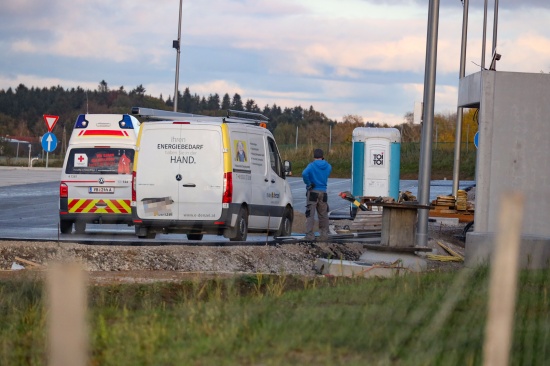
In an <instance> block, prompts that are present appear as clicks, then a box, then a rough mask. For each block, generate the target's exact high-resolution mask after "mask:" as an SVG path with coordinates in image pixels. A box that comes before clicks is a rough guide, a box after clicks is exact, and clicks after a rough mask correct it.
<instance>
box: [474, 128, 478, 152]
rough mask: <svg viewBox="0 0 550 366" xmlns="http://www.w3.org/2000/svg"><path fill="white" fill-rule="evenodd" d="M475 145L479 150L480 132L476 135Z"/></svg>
mask: <svg viewBox="0 0 550 366" xmlns="http://www.w3.org/2000/svg"><path fill="white" fill-rule="evenodd" d="M474 145H476V149H478V148H479V131H478V132H476V134H475V135H474Z"/></svg>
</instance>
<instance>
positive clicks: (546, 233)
mask: <svg viewBox="0 0 550 366" xmlns="http://www.w3.org/2000/svg"><path fill="white" fill-rule="evenodd" d="M477 99H479V100H477ZM476 103H479V107H480V110H479V114H478V118H479V148H478V151H477V164H476V184H477V186H476V213H475V229H474V233H476V235H477V236H476V239H474V238H473V236H472V238H471V239H469V238H468V237H467V240H466V256H467V257H468V253H470V254H471V253H473V251H472V248H470V250H468V249H469V248H468V247H469V246H471V245H472V243H473V242H476V243H484V242H486V240H485V239H483V240H480V238H481V237H484V236H487V237H491V236H492V233H494V232H496V231H497V230H498V212H499V209H500V203H501V201H502V200H505V199H506V194H507V193H508V192H511V191H519V192H521V193H523V195H524V199H525V201H524V202H525V203H524V215H523V225H522V234H523V235H524V237H525V240H524V241H530V240H529V239H528V238H529V237H536V238H537V242H538V243H546V244H548V245H550V75H548V74H542V73H541V74H526V73H513V72H497V71H482V72H480V73H478V74H474V76H470V77H468V78H465V79H463V80H462V81H461V83H460V91H459V105H460V106H475V105H476ZM476 245H478V244H476ZM476 249H479V248H476ZM476 252H479V251H478V250H476ZM543 252H546V251H543ZM484 255H487V254H484ZM467 262H468V260H467Z"/></svg>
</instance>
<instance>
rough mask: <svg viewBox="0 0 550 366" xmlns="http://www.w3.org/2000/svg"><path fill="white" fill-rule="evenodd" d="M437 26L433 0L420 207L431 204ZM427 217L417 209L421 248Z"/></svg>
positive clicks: (436, 3)
mask: <svg viewBox="0 0 550 366" xmlns="http://www.w3.org/2000/svg"><path fill="white" fill-rule="evenodd" d="M438 27H439V0H430V7H429V11H428V35H427V37H426V38H427V45H426V71H425V75H424V112H423V120H424V122H423V125H422V142H421V150H420V169H419V172H418V173H419V174H418V192H419V204H421V205H429V203H430V202H429V201H430V179H431V178H430V176H431V173H432V172H431V170H432V136H433V125H434V101H435V76H436V66H437V35H438ZM428 215H429V212H428V210H424V209H422V210H418V226H417V232H416V243H417V245H419V246H424V247H425V246H428Z"/></svg>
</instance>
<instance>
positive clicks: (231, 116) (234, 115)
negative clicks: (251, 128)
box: [224, 109, 269, 124]
mask: <svg viewBox="0 0 550 366" xmlns="http://www.w3.org/2000/svg"><path fill="white" fill-rule="evenodd" d="M224 121H225V122H236V123H254V124H261V123H263V124H265V123H267V122H269V118H267V117H266V116H264V115H263V114H261V113H254V112H245V111H236V110H234V109H228V110H227V117H225V119H224Z"/></svg>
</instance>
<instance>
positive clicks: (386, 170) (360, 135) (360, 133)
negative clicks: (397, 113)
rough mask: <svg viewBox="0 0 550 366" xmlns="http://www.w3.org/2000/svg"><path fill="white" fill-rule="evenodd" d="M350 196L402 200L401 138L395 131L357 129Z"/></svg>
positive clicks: (353, 142) (386, 129) (353, 141)
mask: <svg viewBox="0 0 550 366" xmlns="http://www.w3.org/2000/svg"><path fill="white" fill-rule="evenodd" d="M352 145H353V146H352V166H351V172H352V174H351V192H352V194H353V195H354V196H355V197H359V196H374V197H379V196H380V197H393V198H394V199H395V200H397V199H398V196H399V173H400V162H401V159H400V154H401V134H400V133H399V130H398V129H396V128H374V127H357V128H355V129H354V130H353V133H352Z"/></svg>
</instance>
